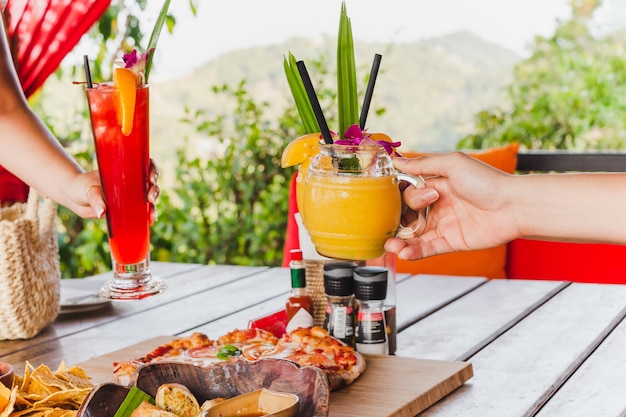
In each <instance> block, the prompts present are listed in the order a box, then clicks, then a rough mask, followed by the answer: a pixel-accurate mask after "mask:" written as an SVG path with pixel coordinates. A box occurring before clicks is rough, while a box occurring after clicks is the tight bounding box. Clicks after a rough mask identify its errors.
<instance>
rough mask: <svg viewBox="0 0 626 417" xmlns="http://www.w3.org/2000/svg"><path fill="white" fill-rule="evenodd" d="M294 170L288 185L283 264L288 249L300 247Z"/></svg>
mask: <svg viewBox="0 0 626 417" xmlns="http://www.w3.org/2000/svg"><path fill="white" fill-rule="evenodd" d="M296 175H298V173H297V172H296V173H295V174H294V175H293V177H291V184H290V185H289V210H288V211H287V234H286V236H285V245H284V246H283V266H284V267H288V266H289V259H290V258H289V251H290V250H291V249H300V238H299V237H298V223H296V218H295V217H294V216H295V214H296V213H297V212H298V203H297V202H296Z"/></svg>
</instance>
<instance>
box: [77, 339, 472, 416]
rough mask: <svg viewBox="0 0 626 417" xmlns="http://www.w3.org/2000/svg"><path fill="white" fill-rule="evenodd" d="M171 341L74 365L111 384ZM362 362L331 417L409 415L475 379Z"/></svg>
mask: <svg viewBox="0 0 626 417" xmlns="http://www.w3.org/2000/svg"><path fill="white" fill-rule="evenodd" d="M169 340H171V337H168V336H159V337H156V338H152V339H150V340H145V341H143V342H140V343H137V344H135V345H133V346H128V347H126V348H124V349H120V350H118V351H115V352H111V353H108V354H106V355H102V356H99V357H95V358H91V359H89V360H87V361H85V362H81V363H78V364H77V365H78V366H80V367H81V368H83V369H84V370H85V371H86V372H87V373H88V374H89V375H90V376H91V377H92V378H93V380H94V382H97V383H102V382H108V381H112V377H113V374H112V370H113V365H112V364H113V363H114V362H117V361H122V360H127V359H133V358H137V357H141V356H144V355H145V354H146V353H147V352H149V351H151V350H152V349H154V348H155V347H157V346H158V345H160V344H162V343H164V342H167V341H169ZM366 363H367V369H366V371H365V372H364V373H363V374H362V375H361V376H360V377H359V378H358V379H357V380H356V381H355V382H354V383H353V384H352V385H350V386H348V387H347V388H344V389H342V390H339V391H336V392H333V393H331V397H330V416H329V417H348V416H350V417H354V416H359V417H413V416H415V415H416V414H417V413H419V412H421V411H423V410H425V409H426V408H428V407H429V406H431V405H432V404H434V403H435V402H437V401H439V400H440V399H441V398H443V397H444V396H446V395H447V394H449V393H450V392H452V391H454V390H455V389H457V388H458V387H460V386H461V385H463V384H464V383H465V382H466V381H467V380H469V379H470V378H471V377H472V376H473V371H472V365H471V364H470V363H467V362H450V361H436V360H420V359H412V358H399V357H396V356H367V357H366ZM407 381H410V383H407Z"/></svg>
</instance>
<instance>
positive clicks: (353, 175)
mask: <svg viewBox="0 0 626 417" xmlns="http://www.w3.org/2000/svg"><path fill="white" fill-rule="evenodd" d="M355 129H358V126H354V127H353V128H352V130H353V131H354V130H355ZM311 138H314V137H313V135H308V136H304V137H302V138H298V139H296V140H295V141H293V142H292V143H291V144H290V146H288V148H287V149H285V152H284V153H283V166H290V165H293V164H294V162H295V161H299V162H300V167H299V170H298V176H297V178H296V195H297V197H296V198H297V201H298V208H299V210H300V213H301V215H302V220H303V223H304V225H305V227H306V229H307V231H308V232H309V234H310V236H311V240H312V241H313V244H314V245H315V247H316V249H317V251H318V252H319V253H320V254H321V255H324V256H327V257H331V258H339V259H353V260H365V259H372V258H377V257H379V256H381V255H382V254H383V253H384V244H385V241H386V240H387V239H388V238H390V237H393V236H400V237H411V236H418V235H419V234H421V233H422V232H423V230H424V228H425V226H426V219H427V215H428V210H427V209H424V210H423V212H422V213H420V216H419V218H418V219H417V221H416V222H414V223H413V224H412V225H411V227H402V226H400V215H401V210H402V197H401V194H400V188H399V183H400V180H402V181H407V182H409V183H410V184H412V185H414V186H417V187H420V186H423V181H421V180H420V179H419V178H413V177H411V176H409V175H406V174H402V173H397V172H396V171H395V169H394V167H393V162H392V159H391V157H390V156H389V155H388V154H387V151H386V150H385V148H384V147H383V146H381V145H380V144H378V143H376V142H374V141H372V140H371V139H369V137H368V139H366V140H363V141H361V143H360V144H358V145H354V144H342V143H344V142H345V141H342V140H338V141H335V143H334V144H322V143H316V144H315V146H316V148H313V147H312V146H310V145H311V142H313V140H311ZM318 138H319V135H318ZM317 142H319V139H317ZM389 146H391V144H390V145H389ZM298 148H301V149H298ZM307 148H310V151H311V155H308V156H306V155H305V154H306V153H307ZM303 151H304V152H303ZM303 157H304V158H306V159H304V160H302V158H303ZM295 163H298V162H295Z"/></svg>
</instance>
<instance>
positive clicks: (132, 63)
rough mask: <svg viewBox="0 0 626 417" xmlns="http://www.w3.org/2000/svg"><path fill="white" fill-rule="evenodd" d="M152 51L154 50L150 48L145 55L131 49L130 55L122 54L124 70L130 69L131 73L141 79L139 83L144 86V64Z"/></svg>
mask: <svg viewBox="0 0 626 417" xmlns="http://www.w3.org/2000/svg"><path fill="white" fill-rule="evenodd" d="M152 51H154V48H150V49H148V50H147V51H146V53H145V54H142V53H141V52H137V50H136V49H133V50H132V51H131V52H130V53H128V54H124V56H123V57H122V60H123V61H124V68H127V69H130V70H131V71H132V72H134V73H135V74H137V75H138V76H140V77H141V83H142V84H144V76H145V71H146V63H147V62H148V57H149V56H150V54H151V53H152Z"/></svg>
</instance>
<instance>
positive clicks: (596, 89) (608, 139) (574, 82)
mask: <svg viewBox="0 0 626 417" xmlns="http://www.w3.org/2000/svg"><path fill="white" fill-rule="evenodd" d="M599 5H600V2H599V0H591V1H589V0H587V1H573V2H572V11H573V13H572V16H573V17H572V19H571V20H569V21H566V22H563V23H561V24H559V26H558V27H557V29H556V31H555V33H554V35H553V36H551V37H549V38H543V37H537V38H536V41H535V44H534V48H533V50H534V52H533V53H532V55H531V56H530V57H529V58H528V59H527V60H525V61H523V62H521V63H520V64H519V65H518V66H517V67H516V68H515V72H514V80H513V82H512V84H511V85H510V87H509V88H508V97H509V103H508V105H503V106H502V107H498V108H493V109H488V110H484V111H482V112H480V113H478V114H477V115H476V117H475V124H476V130H475V132H474V133H472V134H470V135H468V136H467V137H465V138H463V139H462V140H461V141H460V142H459V144H458V147H459V148H488V147H492V146H495V145H498V144H503V143H511V142H519V143H520V144H521V145H522V146H523V147H525V148H528V149H571V150H584V149H624V148H625V147H626V129H625V127H626V126H625V121H626V118H625V117H624V114H626V102H625V101H624V97H625V94H626V58H625V57H624V54H623V49H624V43H625V42H624V41H625V39H624V38H623V35H620V34H619V33H614V34H610V35H608V36H606V37H597V36H594V35H593V33H592V31H591V30H590V19H591V17H592V15H593V12H594V11H595V10H597V8H598V7H599Z"/></svg>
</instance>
